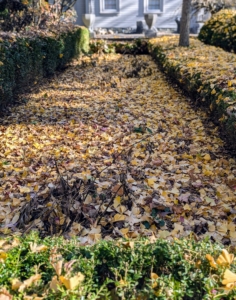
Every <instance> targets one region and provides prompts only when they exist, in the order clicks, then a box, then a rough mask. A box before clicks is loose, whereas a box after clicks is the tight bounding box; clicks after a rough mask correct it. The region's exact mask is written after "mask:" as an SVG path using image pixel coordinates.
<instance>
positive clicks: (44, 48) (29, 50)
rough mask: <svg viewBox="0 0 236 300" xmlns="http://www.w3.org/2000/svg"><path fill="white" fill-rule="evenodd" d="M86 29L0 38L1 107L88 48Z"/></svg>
mask: <svg viewBox="0 0 236 300" xmlns="http://www.w3.org/2000/svg"><path fill="white" fill-rule="evenodd" d="M88 44H89V33H88V30H87V29H85V28H83V27H75V28H74V29H73V30H72V31H68V32H62V33H61V34H59V35H55V34H51V35H50V36H49V35H46V34H45V35H42V36H37V37H32V38H30V37H20V38H19V37H17V38H14V36H13V37H12V38H8V39H4V40H3V39H1V40H0V99H1V100H0V107H1V108H3V107H5V106H7V105H8V104H9V103H10V102H11V101H12V100H13V99H14V96H15V95H16V94H17V93H20V92H21V90H22V89H24V88H26V87H29V86H30V85H32V84H33V83H34V82H37V81H38V80H40V79H41V78H42V77H43V76H50V75H52V74H53V73H54V72H55V71H56V70H59V69H62V68H63V67H65V65H66V64H67V63H68V62H69V61H70V60H71V59H72V58H74V57H76V55H78V54H79V53H81V52H86V51H88Z"/></svg>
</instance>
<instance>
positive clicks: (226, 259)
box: [216, 249, 234, 267]
mask: <svg viewBox="0 0 236 300" xmlns="http://www.w3.org/2000/svg"><path fill="white" fill-rule="evenodd" d="M233 261H234V255H233V254H229V252H228V251H227V250H226V249H223V250H222V253H221V255H220V256H219V257H218V259H217V260H216V263H217V264H218V265H220V266H224V267H228V266H229V265H230V264H231V263H232V262H233Z"/></svg>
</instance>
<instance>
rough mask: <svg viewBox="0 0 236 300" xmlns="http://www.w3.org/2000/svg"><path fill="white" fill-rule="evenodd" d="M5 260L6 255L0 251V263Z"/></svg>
mask: <svg viewBox="0 0 236 300" xmlns="http://www.w3.org/2000/svg"><path fill="white" fill-rule="evenodd" d="M6 258H7V253H6V252H4V251H3V250H0V261H4V260H5V259H6Z"/></svg>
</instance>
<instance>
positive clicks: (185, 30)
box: [179, 0, 191, 47]
mask: <svg viewBox="0 0 236 300" xmlns="http://www.w3.org/2000/svg"><path fill="white" fill-rule="evenodd" d="M190 12H191V0H183V5H182V16H181V21H180V36H179V46H183V47H188V46H189V28H190Z"/></svg>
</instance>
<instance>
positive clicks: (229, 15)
mask: <svg viewBox="0 0 236 300" xmlns="http://www.w3.org/2000/svg"><path fill="white" fill-rule="evenodd" d="M198 38H199V39H200V40H201V41H202V42H204V43H206V44H210V45H214V46H217V47H221V48H223V49H225V50H227V51H232V52H236V11H235V10H229V9H225V10H221V11H219V12H218V13H216V14H215V15H213V16H212V18H211V19H210V20H209V21H207V22H206V23H205V24H204V25H203V27H202V28H201V31H200V33H199V36H198Z"/></svg>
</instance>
